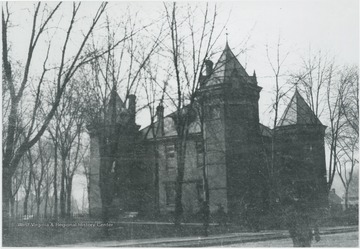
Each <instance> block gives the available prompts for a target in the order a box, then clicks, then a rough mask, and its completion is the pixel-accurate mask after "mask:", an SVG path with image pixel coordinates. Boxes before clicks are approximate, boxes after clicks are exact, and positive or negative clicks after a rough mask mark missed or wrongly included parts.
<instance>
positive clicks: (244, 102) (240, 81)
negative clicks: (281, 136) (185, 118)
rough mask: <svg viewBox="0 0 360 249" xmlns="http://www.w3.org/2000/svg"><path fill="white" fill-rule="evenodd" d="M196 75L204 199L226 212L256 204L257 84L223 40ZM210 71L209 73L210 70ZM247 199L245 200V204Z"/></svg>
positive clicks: (258, 167) (241, 211)
mask: <svg viewBox="0 0 360 249" xmlns="http://www.w3.org/2000/svg"><path fill="white" fill-rule="evenodd" d="M206 66H207V70H206V72H207V75H206V76H202V77H201V80H202V84H201V89H200V93H201V99H202V104H203V107H204V110H205V121H204V128H205V139H204V141H205V148H206V154H207V162H206V164H207V165H206V166H207V168H208V175H209V178H211V179H212V180H211V181H209V184H210V202H212V204H216V203H214V202H216V201H218V202H220V204H222V205H225V209H226V210H227V211H228V213H231V214H232V215H238V214H245V213H246V209H250V208H251V207H252V206H257V207H259V205H255V204H254V203H252V202H253V200H260V199H261V197H260V196H259V195H260V193H261V188H262V187H263V186H261V185H262V183H261V182H264V181H261V179H259V177H260V176H261V163H260V128H259V108H258V100H259V94H260V91H261V87H259V86H258V84H257V79H256V75H255V74H254V75H253V76H249V75H248V74H247V72H246V71H245V69H244V68H243V67H242V65H241V64H240V63H239V61H238V60H237V59H236V56H235V55H234V54H233V52H232V51H231V49H230V47H229V45H228V44H227V43H226V46H225V49H224V50H223V52H222V54H221V56H220V59H219V60H218V62H217V63H216V65H215V67H214V69H212V68H211V70H210V69H209V68H208V67H211V66H212V63H209V62H208V61H207V62H206ZM210 72H211V73H210ZM249 203H250V204H249Z"/></svg>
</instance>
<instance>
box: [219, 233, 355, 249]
mask: <svg viewBox="0 0 360 249" xmlns="http://www.w3.org/2000/svg"><path fill="white" fill-rule="evenodd" d="M358 246H359V233H358V232H349V233H338V234H328V235H322V236H321V240H320V241H319V242H317V243H316V242H315V241H313V243H312V247H358ZM217 247H219V246H217ZM223 247H293V244H292V240H291V239H290V238H289V239H278V240H267V241H258V242H249V243H237V244H231V245H226V246H223Z"/></svg>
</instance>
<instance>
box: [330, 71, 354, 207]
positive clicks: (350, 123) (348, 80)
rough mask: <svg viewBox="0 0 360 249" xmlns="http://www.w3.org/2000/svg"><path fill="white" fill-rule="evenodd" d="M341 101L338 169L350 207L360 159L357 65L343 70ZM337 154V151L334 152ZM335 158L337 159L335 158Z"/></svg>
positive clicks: (340, 91) (341, 74)
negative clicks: (359, 158)
mask: <svg viewBox="0 0 360 249" xmlns="http://www.w3.org/2000/svg"><path fill="white" fill-rule="evenodd" d="M339 86H340V90H339V101H338V102H336V103H337V104H338V105H339V106H338V108H339V109H340V110H339V112H340V113H342V115H341V119H342V120H341V121H340V122H342V124H343V125H342V131H341V134H340V136H338V141H337V144H336V145H337V147H338V149H337V151H336V152H337V153H336V161H337V164H336V170H337V173H338V175H339V177H340V180H341V182H342V184H343V186H344V189H345V208H346V209H347V208H348V199H349V198H348V197H349V189H350V186H351V184H352V182H353V178H354V174H355V173H356V172H357V170H356V169H357V167H358V165H359V161H358V159H357V152H358V150H359V146H358V143H359V128H358V123H359V104H358V103H359V99H358V96H359V92H358V90H359V89H358V88H359V77H358V71H357V68H356V67H353V68H344V69H342V70H341V73H340V79H339ZM334 154H335V153H334ZM334 160H335V159H334Z"/></svg>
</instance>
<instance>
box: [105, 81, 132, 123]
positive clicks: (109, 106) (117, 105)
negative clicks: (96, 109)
mask: <svg viewBox="0 0 360 249" xmlns="http://www.w3.org/2000/svg"><path fill="white" fill-rule="evenodd" d="M125 113H128V110H127V109H126V106H125V104H124V102H123V101H122V99H121V98H120V96H119V94H118V93H117V91H116V87H114V88H113V89H112V90H111V92H110V96H109V98H108V100H107V101H106V117H105V118H106V119H107V120H109V121H110V120H111V119H112V117H113V115H115V118H116V122H120V123H122V122H126V121H127V119H128V117H125V116H124V115H122V117H120V115H121V114H125Z"/></svg>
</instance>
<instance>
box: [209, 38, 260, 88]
mask: <svg viewBox="0 0 360 249" xmlns="http://www.w3.org/2000/svg"><path fill="white" fill-rule="evenodd" d="M232 77H236V78H239V79H241V80H243V81H244V82H246V83H250V84H256V83H255V82H254V81H253V80H252V78H253V77H249V75H248V74H247V72H246V70H245V69H244V67H243V66H242V65H241V64H240V62H239V61H238V59H237V58H236V56H235V55H234V53H233V52H232V51H231V49H230V47H229V44H228V43H227V42H226V45H225V48H224V50H223V52H222V54H221V56H220V58H219V60H218V61H217V63H216V65H215V67H214V70H213V72H212V74H211V76H210V78H209V80H208V83H207V85H215V84H220V83H224V82H226V80H227V79H230V78H232Z"/></svg>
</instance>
